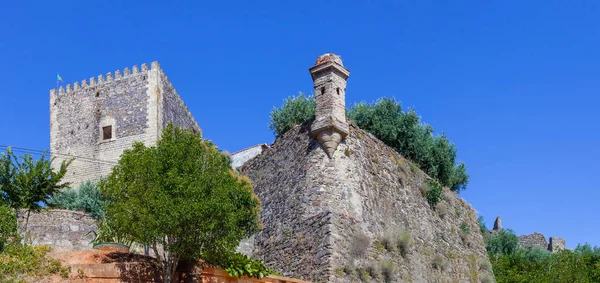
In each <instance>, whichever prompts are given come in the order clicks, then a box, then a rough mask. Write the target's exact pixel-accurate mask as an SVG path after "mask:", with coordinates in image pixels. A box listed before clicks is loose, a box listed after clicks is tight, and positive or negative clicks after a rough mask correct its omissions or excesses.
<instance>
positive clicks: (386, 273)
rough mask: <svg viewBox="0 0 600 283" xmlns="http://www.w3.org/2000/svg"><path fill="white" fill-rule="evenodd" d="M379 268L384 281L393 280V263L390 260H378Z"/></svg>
mask: <svg viewBox="0 0 600 283" xmlns="http://www.w3.org/2000/svg"><path fill="white" fill-rule="evenodd" d="M379 270H381V275H382V276H383V281H384V282H392V281H393V280H394V264H393V263H392V262H391V261H389V260H386V261H382V262H380V263H379Z"/></svg>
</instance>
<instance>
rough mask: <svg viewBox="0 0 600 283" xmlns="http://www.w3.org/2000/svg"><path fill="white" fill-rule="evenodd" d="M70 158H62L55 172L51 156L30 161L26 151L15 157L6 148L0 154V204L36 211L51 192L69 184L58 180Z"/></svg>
mask: <svg viewBox="0 0 600 283" xmlns="http://www.w3.org/2000/svg"><path fill="white" fill-rule="evenodd" d="M72 161H73V160H69V161H63V162H62V163H61V165H60V167H59V169H58V171H55V170H54V169H53V168H52V162H54V157H53V158H51V159H50V160H48V159H46V153H44V154H42V156H41V157H40V159H38V160H34V159H33V156H32V155H30V154H24V155H23V156H21V157H20V158H19V157H17V156H15V154H14V153H13V152H12V151H11V149H10V148H8V149H7V150H6V152H4V153H2V155H1V157H0V205H2V204H3V205H7V206H9V207H11V208H13V209H14V210H18V209H26V210H27V211H28V212H29V211H40V210H41V209H42V208H43V206H44V205H48V199H49V198H50V197H51V196H52V195H54V194H55V193H57V192H59V191H60V190H61V189H63V188H65V187H67V186H68V185H69V184H68V183H61V180H62V178H63V177H64V175H65V174H66V173H67V167H68V166H69V164H70V163H71V162H72Z"/></svg>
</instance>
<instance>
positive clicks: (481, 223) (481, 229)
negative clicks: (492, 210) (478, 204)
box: [477, 215, 488, 237]
mask: <svg viewBox="0 0 600 283" xmlns="http://www.w3.org/2000/svg"><path fill="white" fill-rule="evenodd" d="M477 223H479V232H481V234H482V235H483V236H484V237H485V236H486V234H487V232H488V228H487V226H486V225H485V219H484V218H483V215H480V216H479V217H477Z"/></svg>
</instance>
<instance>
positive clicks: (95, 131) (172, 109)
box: [50, 62, 201, 187]
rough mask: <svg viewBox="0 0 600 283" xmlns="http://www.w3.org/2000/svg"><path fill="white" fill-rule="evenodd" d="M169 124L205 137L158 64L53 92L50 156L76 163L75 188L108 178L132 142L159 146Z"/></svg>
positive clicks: (71, 168)
mask: <svg viewBox="0 0 600 283" xmlns="http://www.w3.org/2000/svg"><path fill="white" fill-rule="evenodd" d="M169 122H173V123H174V124H176V125H179V126H181V127H184V128H190V129H193V130H194V131H196V132H198V133H200V132H201V131H200V127H199V126H198V123H197V122H196V120H195V119H194V117H193V116H192V114H191V113H190V111H189V110H188V108H187V107H186V106H185V104H184V103H183V100H182V99H181V97H180V96H179V95H178V94H177V91H176V90H175V88H174V87H173V85H172V84H171V82H170V81H169V79H168V77H167V76H166V75H165V73H164V71H163V70H162V69H161V68H160V65H159V64H158V62H153V63H152V64H151V68H150V69H148V67H147V65H146V64H143V65H142V67H141V70H140V69H138V67H137V66H134V67H133V68H132V69H131V70H129V69H128V68H125V69H124V70H123V72H122V73H121V71H120V70H117V71H116V72H115V73H114V75H113V74H111V73H107V74H106V77H104V76H102V75H99V76H98V79H97V80H96V79H95V78H90V79H89V81H87V80H83V81H81V84H79V83H75V84H74V85H73V86H71V85H67V88H66V90H65V89H64V88H63V87H60V88H59V89H58V90H56V89H53V90H51V91H50V152H51V155H52V156H54V157H56V158H57V159H58V160H61V159H68V158H75V160H74V162H73V163H72V164H71V165H70V166H69V168H68V173H67V176H66V177H65V178H64V180H65V181H68V182H70V183H71V185H72V186H73V187H77V186H78V185H79V184H80V183H82V182H85V181H87V180H98V179H99V178H101V177H103V176H106V175H107V174H108V173H109V172H110V170H111V169H112V167H113V166H114V165H115V164H116V162H117V161H118V159H119V157H120V156H121V154H122V153H123V150H124V149H127V148H130V147H131V145H132V144H133V142H136V141H139V142H143V143H145V144H146V145H154V144H155V143H156V141H157V139H158V138H159V136H160V132H161V130H162V129H163V127H165V126H166V125H167V124H168V123H169Z"/></svg>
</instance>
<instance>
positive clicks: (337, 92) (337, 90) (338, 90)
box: [335, 87, 340, 95]
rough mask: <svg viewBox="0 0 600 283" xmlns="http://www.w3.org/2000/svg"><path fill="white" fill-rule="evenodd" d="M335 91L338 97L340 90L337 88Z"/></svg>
mask: <svg viewBox="0 0 600 283" xmlns="http://www.w3.org/2000/svg"><path fill="white" fill-rule="evenodd" d="M335 90H336V91H337V94H338V95H340V88H339V87H338V88H336V89H335Z"/></svg>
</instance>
